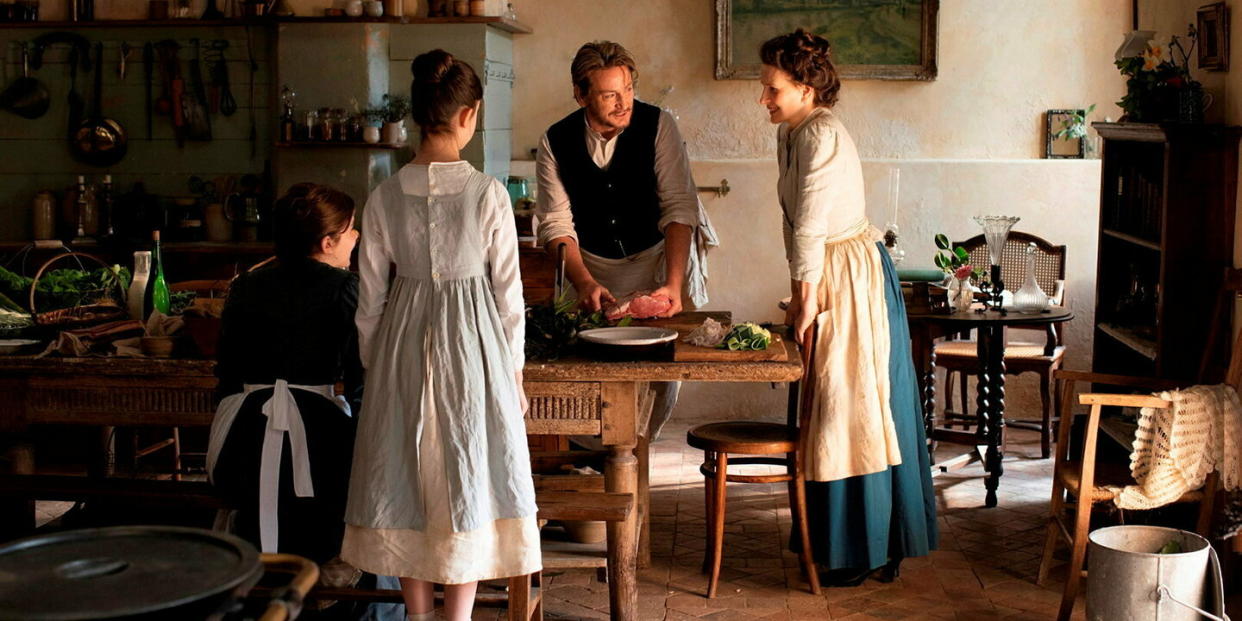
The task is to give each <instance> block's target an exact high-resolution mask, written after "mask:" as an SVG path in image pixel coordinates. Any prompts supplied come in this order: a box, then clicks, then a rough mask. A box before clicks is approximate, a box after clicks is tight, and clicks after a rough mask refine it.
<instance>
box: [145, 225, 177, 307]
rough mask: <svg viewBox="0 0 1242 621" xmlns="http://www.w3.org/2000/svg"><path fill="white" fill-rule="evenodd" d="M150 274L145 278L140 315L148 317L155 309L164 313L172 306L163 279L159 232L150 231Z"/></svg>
mask: <svg viewBox="0 0 1242 621" xmlns="http://www.w3.org/2000/svg"><path fill="white" fill-rule="evenodd" d="M151 242H152V245H151V276H150V279H149V280H147V291H146V296H145V298H144V299H143V307H144V308H143V313H142V316H143V317H144V318H145V317H149V316H150V315H151V311H153V310H156V311H159V312H161V313H163V314H165V315H167V314H168V313H169V310H170V309H171V307H172V298H171V296H170V295H169V292H168V282H167V281H166V280H164V256H163V253H162V252H161V251H160V232H159V229H156V230H154V231H152V232H151Z"/></svg>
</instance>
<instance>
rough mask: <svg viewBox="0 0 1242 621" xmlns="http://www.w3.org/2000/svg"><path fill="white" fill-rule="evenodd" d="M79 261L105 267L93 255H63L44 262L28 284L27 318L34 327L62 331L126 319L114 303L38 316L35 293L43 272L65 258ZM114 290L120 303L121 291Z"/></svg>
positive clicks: (74, 308) (93, 304) (118, 305)
mask: <svg viewBox="0 0 1242 621" xmlns="http://www.w3.org/2000/svg"><path fill="white" fill-rule="evenodd" d="M75 256H76V257H83V258H85V259H89V260H91V261H94V262H95V263H98V264H99V265H100V266H101V267H105V268H106V267H108V264H107V263H104V262H103V260H102V259H100V258H99V257H96V256H95V255H91V254H86V253H85V252H66V253H64V254H59V255H56V256H54V257H52V258H51V259H48V260H47V262H46V263H44V264H43V265H42V266H41V267H39V271H38V272H36V273H35V277H34V280H33V281H31V283H30V315H31V317H33V318H34V323H35V325H36V326H40V327H54V328H58V329H62V330H69V329H73V328H81V327H83V326H89V325H94V324H97V323H104V322H106V321H116V320H117V319H124V318H125V317H126V315H127V314H126V312H125V309H124V308H122V307H121V305H120V304H117V303H116V301H114V300H108V301H103V302H95V303H92V304H80V305H78V306H73V307H70V308H61V309H57V310H54V311H45V312H42V313H41V312H39V310H38V308H37V307H36V305H35V291H36V290H37V289H38V286H39V279H40V278H42V277H43V274H44V272H46V271H47V269H48V268H49V267H50V266H51V265H52V264H54V263H56V262H57V261H59V260H61V259H65V258H68V257H75ZM117 289H118V290H120V293H121V297H122V299H123V298H124V297H125V291H124V290H123V289H122V288H121V286H120V285H119V284H118V285H117Z"/></svg>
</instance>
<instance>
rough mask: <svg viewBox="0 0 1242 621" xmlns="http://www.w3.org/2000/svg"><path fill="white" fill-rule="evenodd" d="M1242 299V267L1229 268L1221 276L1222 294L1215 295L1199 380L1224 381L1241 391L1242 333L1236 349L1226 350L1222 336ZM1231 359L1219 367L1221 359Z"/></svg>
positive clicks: (1200, 364)
mask: <svg viewBox="0 0 1242 621" xmlns="http://www.w3.org/2000/svg"><path fill="white" fill-rule="evenodd" d="M1239 298H1242V270H1240V269H1237V268H1233V267H1227V268H1225V272H1224V275H1223V276H1222V277H1221V285H1220V295H1219V296H1218V297H1217V298H1216V307H1215V309H1214V311H1213V313H1212V325H1211V327H1210V328H1209V329H1208V337H1207V343H1206V344H1205V345H1206V346H1205V347H1204V348H1203V359H1202V361H1201V362H1200V363H1199V374H1198V375H1197V376H1196V377H1198V378H1199V381H1200V382H1223V383H1226V384H1229V385H1230V386H1233V387H1234V389H1235V390H1237V391H1239V392H1242V332H1239V333H1238V338H1237V339H1236V340H1234V343H1233V350H1232V351H1230V350H1226V349H1225V343H1226V342H1227V341H1226V340H1225V339H1223V338H1221V335H1222V334H1224V333H1225V332H1226V331H1228V330H1229V329H1230V328H1231V326H1232V324H1233V322H1232V321H1231V320H1232V318H1233V311H1234V305H1235V303H1236V302H1237V300H1238V299H1239ZM1224 360H1228V361H1229V363H1228V364H1229V366H1228V367H1227V368H1225V369H1222V368H1220V363H1221V361H1224Z"/></svg>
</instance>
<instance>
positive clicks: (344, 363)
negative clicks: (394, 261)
mask: <svg viewBox="0 0 1242 621" xmlns="http://www.w3.org/2000/svg"><path fill="white" fill-rule="evenodd" d="M357 310H358V275H357V274H350V275H349V276H348V277H347V278H346V279H345V284H344V285H343V286H342V287H341V296H340V311H341V314H342V321H343V322H344V323H345V335H346V337H345V346H344V349H343V350H342V351H341V368H342V371H343V375H344V377H343V378H342V379H343V383H344V384H345V400H346V401H348V402H349V408H350V410H351V411H353V414H354V419H355V420H357V417H358V413H359V412H360V411H362V382H363V370H362V359H361V358H360V357H359V353H358V329H357V328H356V327H355V326H354V313H355V311H357Z"/></svg>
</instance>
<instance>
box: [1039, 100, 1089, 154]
mask: <svg viewBox="0 0 1242 621" xmlns="http://www.w3.org/2000/svg"><path fill="white" fill-rule="evenodd" d="M1086 116H1087V111H1086V110H1049V111H1048V112H1047V113H1046V114H1045V116H1044V119H1045V120H1044V157H1045V158H1047V159H1050V160H1065V159H1082V158H1083V153H1084V150H1085V149H1084V145H1083V139H1084V138H1085V136H1086V134H1085V132H1086V126H1085V125H1084V124H1083V119H1085V118H1086ZM1076 127H1080V128H1081V130H1080V131H1076V129H1075V128H1076ZM1075 134H1078V135H1075Z"/></svg>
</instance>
